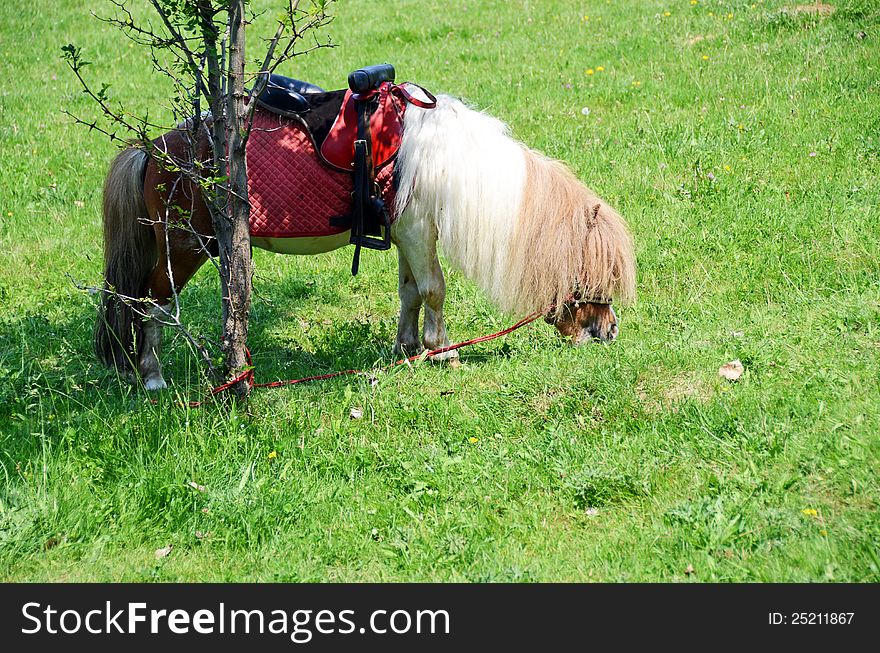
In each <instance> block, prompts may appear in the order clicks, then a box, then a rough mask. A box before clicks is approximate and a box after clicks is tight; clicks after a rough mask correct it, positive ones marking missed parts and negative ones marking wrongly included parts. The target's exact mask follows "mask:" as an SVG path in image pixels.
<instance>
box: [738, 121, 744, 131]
mask: <svg viewBox="0 0 880 653" xmlns="http://www.w3.org/2000/svg"><path fill="white" fill-rule="evenodd" d="M736 128H737V129H738V130H740V131H742V130H743V129H745V125H743V124H742V123H740V124H738V125H737V126H736Z"/></svg>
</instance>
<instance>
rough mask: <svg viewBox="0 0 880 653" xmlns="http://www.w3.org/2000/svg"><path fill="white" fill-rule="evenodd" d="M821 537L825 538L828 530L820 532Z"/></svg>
mask: <svg viewBox="0 0 880 653" xmlns="http://www.w3.org/2000/svg"><path fill="white" fill-rule="evenodd" d="M819 535H821V536H822V537H825V536H827V535H828V531H826V530H825V529H824V528H823V529H822V530H821V531H819Z"/></svg>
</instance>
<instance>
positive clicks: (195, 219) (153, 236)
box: [94, 95, 636, 390]
mask: <svg viewBox="0 0 880 653" xmlns="http://www.w3.org/2000/svg"><path fill="white" fill-rule="evenodd" d="M188 139H189V137H188V136H187V135H186V133H185V130H183V129H180V128H178V129H175V130H172V131H171V132H169V133H167V134H165V135H163V136H161V137H160V138H159V139H157V140H156V141H154V143H155V144H156V146H157V147H161V148H163V150H164V151H166V152H172V153H175V154H176V155H177V156H179V157H184V156H185V155H186V152H187V151H188V150H187V148H188V147H190V141H189V140H188ZM197 150H198V151H199V152H200V154H199V155H200V156H204V157H205V160H210V150H209V146H208V143H207V139H206V138H202V139H201V140H200V142H198V143H197ZM394 178H395V185H396V195H395V199H394V203H393V206H392V207H391V210H392V214H393V217H394V221H393V224H392V226H391V241H392V243H393V244H394V245H395V246H396V248H397V254H398V294H399V298H400V316H399V322H398V329H397V337H396V340H395V343H394V352H395V354H406V355H413V354H417V353H420V352H421V351H423V350H424V349H425V348H427V349H428V350H433V349H436V348H441V347H444V346H447V345H449V344H450V343H449V337H448V335H447V331H446V326H445V322H444V317H443V309H444V301H445V298H446V285H445V280H444V276H443V270H442V268H441V265H440V260H439V258H438V253H437V245H438V243H439V245H440V247H441V248H442V251H443V253H444V255H445V257H446V258H447V259H448V261H449V262H450V263H451V264H452V265H454V266H456V267H458V268H460V269H461V270H462V272H463V273H464V274H465V275H466V276H467V277H469V278H471V279H472V280H474V281H475V282H476V283H477V285H478V286H479V287H480V288H481V289H482V290H483V291H484V292H485V293H486V295H487V296H488V297H489V299H490V300H491V301H492V302H493V303H494V304H496V305H497V306H498V307H499V308H500V309H501V310H503V311H505V312H509V313H533V312H538V311H541V312H543V313H544V319H545V320H546V321H547V322H548V323H550V324H552V325H554V326H555V327H556V329H557V330H558V331H559V333H560V334H561V335H562V336H563V337H564V338H566V339H568V341H569V342H570V343H572V344H574V345H579V344H582V343H585V342H588V341H591V340H599V341H605V342H610V341H613V340H614V339H615V338H616V337H617V335H618V320H617V315H616V314H615V311H614V309H613V307H612V305H611V301H612V298H613V299H615V300H616V301H620V302H624V303H626V302H630V301H632V300H633V299H634V295H635V285H636V284H635V279H636V269H635V256H634V251H633V242H632V238H631V235H630V232H629V230H628V228H627V225H626V223H625V221H624V220H623V218H622V217H621V216H620V214H619V213H618V212H617V211H615V210H614V209H613V208H612V207H611V206H610V205H609V204H608V203H607V202H605V201H604V200H602V199H601V198H600V197H599V196H598V195H596V194H595V193H594V192H593V191H592V190H590V189H589V188H588V187H587V186H585V185H584V184H583V183H582V182H581V181H580V180H579V179H578V178H577V177H576V176H575V175H574V174H573V173H572V172H571V170H570V169H569V168H568V167H567V166H566V165H564V164H563V163H561V162H559V161H556V160H553V159H551V158H548V157H546V156H544V155H543V154H541V153H539V152H537V151H535V150H533V149H531V148H529V147H528V146H526V145H524V144H523V143H521V142H519V141H517V140H515V139H514V138H513V137H512V136H511V133H510V129H509V128H508V126H507V125H506V124H504V123H503V122H502V121H500V120H498V119H497V118H494V117H492V116H490V115H488V114H486V113H484V112H481V111H478V110H476V109H474V108H471V107H469V106H468V105H466V104H465V103H463V102H462V101H461V100H458V99H456V98H453V97H451V96H448V95H440V96H438V97H437V104H436V107H435V108H433V109H430V110H428V109H424V108H419V107H417V106H411V107H409V108H408V109H407V111H406V113H405V115H404V119H403V131H402V137H401V143H400V149H399V151H398V153H397V156H396V160H395V162H394ZM181 225H186V226H185V228H183V227H181ZM103 230H104V281H105V284H106V286H105V290H106V291H105V292H104V293H103V295H102V301H101V304H100V306H99V309H98V313H99V314H98V319H97V324H96V328H95V332H94V341H95V351H96V353H97V356H98V358H99V359H100V360H101V361H102V362H103V363H104V364H106V365H107V366H110V367H116V368H117V369H118V370H120V372H122V373H124V374H127V375H129V376H131V377H133V378H135V379H136V378H138V377H140V379H141V381H142V382H143V384H144V386H145V388H146V389H147V390H160V389H162V388H165V387H166V382H165V379H164V378H163V375H162V366H161V362H160V352H161V344H162V329H163V316H164V315H168V314H169V313H168V311H169V309H170V305H171V301H172V299H173V298H174V297H176V294H177V293H179V292H180V291H181V290H182V289H183V287H184V286H185V285H186V283H187V282H188V281H189V280H190V279H191V278H192V276H193V275H194V274H195V273H196V271H197V270H198V269H199V268H200V267H201V266H202V265H203V264H204V263H205V262H206V261H207V260H208V255H209V253H210V252H209V251H208V250H207V248H205V247H204V243H205V242H206V241H210V238H211V237H212V235H213V227H212V224H211V219H210V217H209V213H208V210H207V207H206V205H205V202H204V198H203V197H202V195H201V190H200V189H199V188H198V187H197V186H194V185H193V184H190V183H188V182H186V180H184V179H183V178H182V176H181V174H180V172H179V171H171V170H166V169H163V166H162V165H161V164H160V163H159V162H158V161H156V160H155V159H154V158H153V157H151V156H150V154H149V153H148V150H147V148H145V147H143V146H140V147H138V146H132V147H129V148H127V149H124V150H123V151H122V152H120V153H119V155H118V156H117V157H116V158H115V160H114V161H113V162H112V164H111V166H110V169H109V172H108V174H107V177H106V180H105V183H104V196H103ZM300 240H302V241H304V242H302V243H300V242H299V241H300ZM285 241H286V242H279V241H276V242H269V241H267V240H266V239H257V238H253V239H252V244H253V245H254V246H257V247H262V248H265V249H270V250H273V251H280V252H283V253H292V254H315V253H320V252H322V251H329V250H332V249H336V248H338V247H341V246H343V245H345V244H347V243H348V238H347V234H342V235H341V237H340V236H331V237H327V238H324V239H297V238H290V239H285ZM305 241H307V242H305ZM318 241H320V242H318ZM126 298H128V299H126ZM422 311H424V321H423V325H422V329H421V333H420V332H419V319H420V314H421V313H422ZM457 357H458V352H457V351H448V352H444V353H442V354H439V355H437V356H435V357H434V358H435V359H436V360H448V361H452V362H457V361H455V359H456V358H457Z"/></svg>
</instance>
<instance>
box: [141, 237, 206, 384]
mask: <svg viewBox="0 0 880 653" xmlns="http://www.w3.org/2000/svg"><path fill="white" fill-rule="evenodd" d="M157 235H158V240H159V260H158V262H157V264H156V267H155V268H154V269H153V273H152V275H151V277H150V281H149V288H148V292H149V296H150V297H151V298H152V299H153V301H154V302H155V304H154V306H153V308H151V309H150V312H149V316H148V317H147V319H146V320H145V321H144V324H143V326H142V333H143V335H142V338H143V341H142V344H141V346H140V347H139V348H138V350H139V352H140V356H139V358H138V371H139V372H140V376H141V381H143V384H144V387H145V388H146V389H147V390H164V389H165V388H166V387H167V384H166V383H165V379H164V377H163V376H162V362H161V353H162V330H163V328H164V326H165V324H167V323H168V321H169V318H170V317H171V315H172V313H171V300H172V298H173V297H175V296H176V295H177V293H179V292H180V291H181V290H182V289H183V287H184V285H186V283H187V282H188V281H189V280H190V279H191V278H192V276H193V275H194V274H195V273H196V272H197V271H198V269H199V268H200V267H201V266H202V264H203V263H204V262H205V260H207V257H206V256H205V255H204V254H203V253H201V252H200V251H199V250H198V249H197V248H194V247H193V245H192V243H191V242H189V241H190V238H188V237H184V238H179V237H178V236H176V235H175V232H174V231H172V232H171V237H170V242H169V243H168V246H167V247H166V244H165V237H164V233H162V232H160V233H159V234H157ZM169 255H170V262H171V264H170V265H169Z"/></svg>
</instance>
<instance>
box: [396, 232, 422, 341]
mask: <svg viewBox="0 0 880 653" xmlns="http://www.w3.org/2000/svg"><path fill="white" fill-rule="evenodd" d="M397 263H398V269H397V294H398V295H399V296H400V321H399V322H398V324H397V340H396V341H395V342H394V353H395V355H397V356H413V355H415V354H419V353H421V352H422V349H423V347H422V341H421V340H420V339H419V313H420V312H421V310H422V296H421V294H420V293H419V287H418V286H417V285H416V279H415V277H414V276H413V273H412V270H411V269H410V267H409V263H408V262H407V260H406V256H404V255H403V251H402V250H401V249H399V248H398V250H397Z"/></svg>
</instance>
